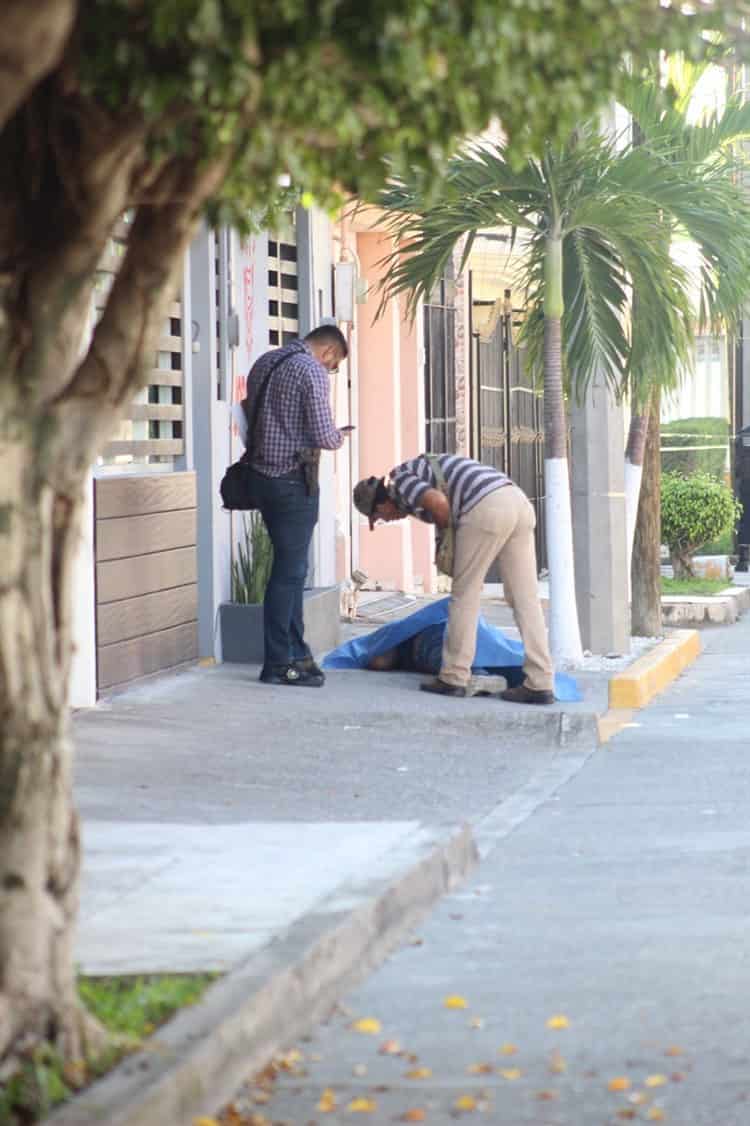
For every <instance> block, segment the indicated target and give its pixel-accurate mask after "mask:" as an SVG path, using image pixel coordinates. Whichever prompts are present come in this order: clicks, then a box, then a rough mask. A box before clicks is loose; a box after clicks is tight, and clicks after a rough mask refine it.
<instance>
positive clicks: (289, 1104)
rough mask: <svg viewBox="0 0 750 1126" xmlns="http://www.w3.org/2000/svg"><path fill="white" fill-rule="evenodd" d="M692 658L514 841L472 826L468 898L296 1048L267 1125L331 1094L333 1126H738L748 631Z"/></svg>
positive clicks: (493, 824)
mask: <svg viewBox="0 0 750 1126" xmlns="http://www.w3.org/2000/svg"><path fill="white" fill-rule="evenodd" d="M703 641H704V645H705V652H704V654H703V655H702V656H701V658H700V659H699V660H698V662H697V663H696V664H695V665H694V666H693V667H692V668H691V669H689V670H688V671H687V672H686V673H685V674H684V676H683V677H682V678H681V679H680V680H679V681H678V682H676V683H675V684H674V685H673V686H672V687H671V688H670V689H669V690H668V691H667V692H666V693H665V694H664V695H663V696H661V697H660V698H659V699H658V700H657V701H656V702H655V703H654V704H652V705H651V706H650V707H648V708H647V709H645V710H644V711H642V712H641V713H639V717H638V721H637V723H636V724H634V725H633V726H632V727H630V728H629V729H628V730H627V731H624V732H623V733H621V734H620V735H618V736H617V737H615V739H614V740H613V741H612V742H611V743H610V744H608V746H607V747H606V748H601V749H599V750H598V751H597V752H596V753H595V754H594V755H592V756H590V757H588V758H587V759H582V760H581V762H580V763H579V768H578V769H577V771H576V772H575V773H573V774H572V775H571V777H570V780H569V782H568V784H567V785H565V786H564V787H561V788H560V789H559V790H558V791H557V792H556V793H554V794H551V795H548V796H547V797H546V798H542V799H541V800H539V801H538V802H537V803H536V804H533V803H531V804H530V805H529V806H528V807H527V809H526V815H525V816H522V817H520V818H518V819H517V820H516V823H515V827H514V828H513V830H512V831H510V832H508V825H507V817H506V816H505V812H504V810H503V807H502V806H501V807H500V808H499V809H498V810H495V811H493V812H492V813H490V814H489V816H488V817H486V818H485V819H483V820H480V822H479V824H478V826H477V830H476V831H477V835H478V836H479V838H480V839H481V840H483V842H484V849H483V851H484V860H483V863H482V866H481V868H480V869H479V871H478V874H477V876H476V878H475V879H474V880H472V881H471V882H470V883H469V884H468V885H464V886H463V887H461V888H460V889H459V890H458V891H457V892H456V893H454V894H453V895H451V896H449V897H446V898H445V899H444V900H443V901H442V902H441V903H440V904H439V906H438V908H437V910H436V911H435V913H434V914H433V916H432V917H431V918H430V920H429V921H428V922H427V923H426V924H424V925H423V926H422V927H421V928H420V929H419V930H418V931H417V932H416V938H414V940H413V941H412V942H410V943H407V944H405V945H404V947H403V949H402V950H401V951H400V952H399V953H398V954H397V955H396V956H395V957H393V958H392V959H390V960H389V961H388V962H387V963H386V964H385V965H384V966H383V967H382V969H381V970H380V971H379V972H378V973H376V974H375V975H373V976H372V977H371V978H370V979H368V981H367V983H366V984H365V985H364V986H363V987H361V988H359V989H357V990H355V991H353V992H352V993H351V994H350V995H349V996H347V997H345V998H344V999H343V1003H342V1007H341V1008H339V1009H338V1010H337V1011H336V1012H335V1013H334V1014H333V1016H332V1017H331V1019H330V1021H328V1022H326V1023H325V1024H323V1025H321V1026H320V1027H319V1028H318V1029H317V1030H316V1031H315V1033H314V1035H313V1036H312V1037H311V1038H308V1039H307V1040H306V1041H305V1042H303V1043H298V1045H297V1047H298V1048H299V1050H300V1056H299V1057H297V1058H298V1062H297V1064H296V1065H295V1066H296V1068H297V1070H298V1074H296V1075H286V1074H283V1073H282V1074H280V1076H279V1078H278V1082H277V1085H276V1087H275V1089H272V1097H271V1100H270V1102H268V1103H267V1105H266V1104H264V1105H263V1106H262V1111H263V1113H264V1114H265V1115H266V1117H267V1118H268V1120H269V1121H274V1122H275V1121H286V1122H294V1123H298V1122H299V1123H303V1122H307V1121H317V1119H318V1115H317V1113H316V1108H317V1107H318V1103H319V1101H320V1100H321V1097H322V1094H323V1092H324V1091H326V1092H328V1094H327V1095H326V1096H325V1098H324V1100H323V1101H324V1102H325V1103H326V1106H327V1108H328V1111H329V1113H326V1115H325V1121H326V1122H327V1123H331V1124H332V1126H333V1124H343V1123H345V1122H348V1121H350V1120H351V1118H352V1113H350V1112H349V1110H348V1109H347V1108H348V1107H349V1106H350V1104H351V1103H352V1102H353V1101H356V1100H364V1103H365V1104H366V1105H368V1106H369V1107H370V1111H369V1119H368V1120H369V1121H373V1122H378V1123H381V1122H382V1123H386V1122H391V1121H425V1122H427V1123H429V1124H430V1126H448V1124H449V1123H452V1122H454V1121H455V1120H456V1118H461V1119H463V1117H464V1115H463V1114H462V1113H460V1112H459V1111H458V1109H457V1102H456V1101H457V1100H459V1099H460V1100H463V1102H462V1103H460V1104H458V1105H459V1106H463V1107H464V1109H465V1111H466V1117H467V1119H468V1120H470V1121H473V1120H474V1116H475V1117H476V1118H477V1120H480V1119H481V1120H482V1121H489V1122H493V1123H499V1124H500V1123H501V1124H504V1126H615V1124H616V1123H621V1122H623V1121H635V1122H646V1121H663V1122H667V1123H669V1124H671V1126H718V1124H719V1123H721V1126H747V1123H748V1122H750V1050H749V1048H748V1045H749V1044H750V1015H749V1013H748V1006H747V997H748V994H750V962H749V961H748V957H747V934H748V903H749V902H750V868H749V867H748V858H749V857H750V829H748V814H749V812H750V765H749V760H748V754H747V751H748V745H750V739H749V736H748V732H749V731H750V693H748V690H747V688H748V667H749V665H748V653H749V652H750V620H748V619H745V620H743V621H742V622H741V623H739V624H738V625H736V626H734V627H733V628H732V629H729V630H723V629H721V628H717V629H715V630H707V631H704V634H703ZM449 996H453V997H455V998H456V999H457V1000H456V1001H455V1003H454V1007H453V1008H446V1006H445V1003H444V1002H445V998H446V997H449ZM464 1002H465V1005H466V1007H465V1008H461V1007H456V1006H459V1005H463V1003H464ZM361 1017H368V1018H374V1019H376V1020H377V1021H379V1022H380V1028H379V1031H378V1033H377V1035H375V1036H367V1035H362V1034H361V1033H359V1032H357V1031H356V1030H353V1029H352V1023H353V1021H355V1020H356V1019H358V1018H361ZM551 1018H557V1020H556V1021H553V1025H552V1026H550V1025H549V1024H548V1022H549V1021H550V1020H551ZM561 1018H564V1019H561ZM386 1041H388V1042H390V1044H389V1047H388V1049H387V1051H386V1052H385V1053H383V1052H381V1050H380V1048H381V1045H382V1044H383V1043H384V1042H386ZM286 1047H287V1048H292V1047H293V1045H292V1044H291V1043H290V1044H287V1045H286ZM252 1091H253V1088H252V1087H251V1088H249V1089H244V1090H242V1091H240V1092H238V1093H237V1095H236V1100H237V1103H238V1105H239V1106H240V1108H242V1106H244V1105H252V1098H253V1095H252ZM355 1105H359V1104H358V1103H356V1102H355ZM409 1111H411V1112H413V1114H414V1116H413V1117H411V1118H404V1117H402V1116H404V1115H405V1114H407V1112H409ZM417 1111H420V1112H422V1115H421V1116H419V1117H418V1116H417V1115H416V1112H417ZM482 1111H483V1112H484V1113H480V1112H482ZM321 1120H322V1119H321Z"/></svg>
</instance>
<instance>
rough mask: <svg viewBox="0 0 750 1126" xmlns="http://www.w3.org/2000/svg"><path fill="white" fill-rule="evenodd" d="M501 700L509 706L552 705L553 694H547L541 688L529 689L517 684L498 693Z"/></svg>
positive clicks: (526, 686) (524, 685)
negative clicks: (505, 701)
mask: <svg viewBox="0 0 750 1126" xmlns="http://www.w3.org/2000/svg"><path fill="white" fill-rule="evenodd" d="M500 699H501V700H507V701H508V703H509V704H554V702H555V694H554V692H547V691H545V690H544V689H541V688H529V686H528V685H527V684H517V685H516V687H515V688H506V690H505V692H501V693H500Z"/></svg>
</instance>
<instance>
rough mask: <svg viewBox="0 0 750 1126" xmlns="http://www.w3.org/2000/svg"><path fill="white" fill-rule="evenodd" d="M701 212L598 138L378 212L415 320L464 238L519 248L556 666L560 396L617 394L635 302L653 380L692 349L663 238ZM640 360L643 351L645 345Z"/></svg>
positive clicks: (573, 652) (648, 159) (562, 596)
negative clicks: (538, 418) (671, 214)
mask: <svg viewBox="0 0 750 1126" xmlns="http://www.w3.org/2000/svg"><path fill="white" fill-rule="evenodd" d="M676 198H679V199H681V200H682V204H681V205H682V206H683V207H684V208H688V207H689V206H690V203H689V200H691V199H692V206H694V207H697V206H698V203H699V199H698V197H697V193H696V192H695V190H694V187H693V185H692V183H691V180H690V177H686V176H684V175H682V174H681V169H680V168H679V167H678V166H677V165H676V164H675V165H673V166H671V167H669V168H665V166H664V161H662V160H656V159H655V158H654V157H653V156H652V154H651V153H650V152H649V151H648V150H647V149H645V148H638V147H635V146H632V145H628V146H627V147H626V148H625V149H624V150H623V151H618V149H617V147H616V145H615V144H614V142H611V141H608V140H606V139H604V138H603V137H602V135H601V133H600V132H599V130H598V128H597V127H596V126H595V125H586V126H584V127H582V128H580V129H579V130H577V131H576V132H575V133H574V135H573V136H571V137H570V138H569V140H568V142H567V143H566V144H565V145H563V146H561V147H553V146H551V145H550V146H548V147H547V148H546V150H545V152H544V153H543V155H542V156H541V157H539V158H531V159H528V160H527V161H526V162H525V163H524V164H523V165H522V166H521V167H517V166H516V165H513V164H511V163H510V162H509V160H508V159H507V153H506V149H505V146H504V145H503V144H502V143H499V144H493V145H489V146H483V145H474V146H471V147H469V148H468V149H467V150H465V151H464V152H462V153H460V154H459V155H458V156H456V157H455V158H454V159H453V160H452V161H451V162H450V164H449V165H448V167H447V169H446V174H445V176H444V178H442V179H441V181H440V182H439V183H438V184H435V185H427V184H426V183H425V182H424V181H420V180H419V179H418V178H414V179H413V180H412V181H409V182H406V181H400V182H398V183H396V184H395V185H393V186H392V187H391V188H390V189H389V190H388V191H387V192H386V193H385V195H384V197H383V199H382V200H381V204H382V205H383V206H385V207H386V208H387V209H389V210H390V211H392V212H393V213H394V214H393V217H392V219H391V229H392V231H393V233H394V235H395V236H396V237H397V238H398V239H399V242H400V245H401V246H402V247H403V246H405V248H406V250H407V251H408V253H403V252H401V253H394V255H393V257H392V258H391V261H390V267H389V272H388V277H387V283H386V290H385V292H386V296H389V295H392V294H395V293H398V292H402V291H405V292H407V293H408V294H409V302H410V307H411V309H412V311H414V310H415V309H416V307H417V305H418V303H419V301H420V299H422V298H425V297H426V296H427V295H428V294H429V292H430V290H431V289H432V287H433V286H434V284H435V283H436V282H437V281H438V280H439V278H440V276H441V275H442V273H443V271H444V269H445V266H446V264H447V262H448V260H449V258H450V256H451V254H452V252H453V250H454V247H455V246H456V244H457V243H458V242H459V240H461V239H462V238H465V240H466V241H465V247H464V252H463V264H465V263H466V261H467V260H468V256H469V254H470V251H471V246H472V243H473V241H474V239H475V237H476V235H477V234H478V233H479V232H480V231H482V230H487V229H488V228H492V227H498V226H505V227H510V228H511V229H512V231H513V238H514V239H516V238H518V237H519V236H521V237H523V238H524V240H525V246H524V247H523V248H522V250H523V252H522V254H521V256H520V259H521V267H520V269H521V273H522V278H521V279H520V280H521V285H522V288H523V291H524V292H525V296H526V304H527V309H528V315H527V318H526V321H525V324H524V328H523V336H524V340H525V343H526V345H527V350H528V356H529V360H530V363H531V365H532V367H533V369H534V370H535V371H536V372H537V373H539V374H540V375H541V376H542V378H543V384H544V427H545V492H546V498H547V504H546V519H547V543H548V553H549V571H550V642H551V647H552V651H553V655H554V657H555V660H556V661H557V662H567V663H573V664H575V663H577V662H579V661H580V659H581V656H582V652H581V641H580V631H579V627H578V616H577V611H576V601H575V583H574V571H573V538H572V522H571V507H570V487H569V477H568V463H567V425H566V413H565V388H566V384H567V386H568V387H572V388H573V389H575V390H576V392H577V393H579V394H583V393H585V390H586V387H587V386H588V384H589V382H590V381H591V379H592V378H593V376H594V375H595V373H597V372H601V373H602V374H603V375H604V377H605V378H606V379H607V380H609V381H610V382H611V383H612V384H613V385H614V386H615V387H616V388H617V389H618V390H619V388H621V387H622V386H623V385H624V384H625V382H626V381H627V378H628V373H629V370H630V367H631V364H632V362H633V359H634V353H635V352H636V347H635V345H634V343H632V342H631V339H630V335H629V331H628V316H627V313H628V308H629V303H630V296H631V290H633V291H635V292H636V293H637V294H638V296H639V310H640V312H639V330H640V332H641V333H642V334H643V335H639V337H638V339H639V340H640V341H643V340H644V339H645V337H646V336H647V337H648V349H649V353H650V355H651V356H652V358H653V360H654V363H655V364H656V365H657V366H658V367H659V369H661V368H662V367H666V366H667V364H669V363H674V362H677V363H679V362H682V361H684V360H685V359H686V357H687V355H688V353H689V350H690V343H691V336H690V323H691V322H690V316H689V309H690V306H689V295H688V279H687V276H686V275H685V273H684V271H683V270H682V268H681V267H680V266H679V265H678V264H677V263H676V262H675V261H674V260H673V258H672V256H671V255H670V253H669V245H668V243H666V244H665V241H664V239H663V237H661V236H662V233H663V209H665V208H667V207H668V206H669V205H670V203H671V202H672V201H673V200H674V199H676ZM638 347H640V348H644V347H645V345H644V344H643V343H640V344H639V345H638Z"/></svg>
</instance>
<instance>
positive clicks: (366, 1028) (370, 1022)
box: [352, 1017, 382, 1036]
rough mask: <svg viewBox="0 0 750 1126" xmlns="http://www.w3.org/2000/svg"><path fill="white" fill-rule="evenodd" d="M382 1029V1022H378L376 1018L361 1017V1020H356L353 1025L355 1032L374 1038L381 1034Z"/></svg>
mask: <svg viewBox="0 0 750 1126" xmlns="http://www.w3.org/2000/svg"><path fill="white" fill-rule="evenodd" d="M381 1027H382V1026H381V1024H380V1021H379V1020H376V1019H375V1017H360V1019H359V1020H355V1022H354V1024H353V1025H352V1028H353V1029H354V1031H355V1032H365V1033H368V1034H369V1035H370V1036H374V1035H376V1034H377V1033H378V1032H380V1029H381Z"/></svg>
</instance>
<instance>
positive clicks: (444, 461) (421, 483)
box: [387, 454, 513, 524]
mask: <svg viewBox="0 0 750 1126" xmlns="http://www.w3.org/2000/svg"><path fill="white" fill-rule="evenodd" d="M437 456H438V460H439V462H440V467H441V469H442V470H443V476H444V477H445V487H446V490H447V493H448V499H449V500H450V505H451V512H452V513H453V523H454V524H457V523H458V522H459V520H460V519H461V517H462V516H466V514H467V513H468V512H471V510H472V508H474V507H475V506H476V505H477V504H479V502H480V500H484V498H485V497H486V496H489V494H490V493H494V492H495V490H496V489H502V488H503V486H504V485H512V484H513V482H512V481H511V479H510V477H506V476H505V474H504V473H501V472H500V471H499V470H498V469H493V468H492V467H491V466H489V465H480V464H479V462H478V461H473V460H472V459H471V458H470V457H458V456H457V455H456V454H438V455H437ZM387 485H388V490H389V492H390V494H391V496H392V497H393V499H394V500H395V502H396V504H397V505H398V506H399V508H401V509H403V510H404V511H405V512H408V513H409V515H410V516H416V517H418V518H419V519H420V520H424V521H425V523H427V524H431V523H433V519H432V517H431V516H430V514H429V513H427V512H425V511H424V509H423V508H422V507H421V504H420V502H421V500H422V497H423V496H424V494H425V493H426V492H427V490H428V489H437V488H439V485H438V483H437V480H436V478H435V473H434V471H433V468H432V465H431V464H430V462H429V460H428V458H427V455H426V454H419V455H418V457H413V458H412V459H411V460H410V461H405V462H404V463H403V464H402V465H397V466H396V468H395V469H392V470H391V472H390V476H389V478H388V482H387Z"/></svg>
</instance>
